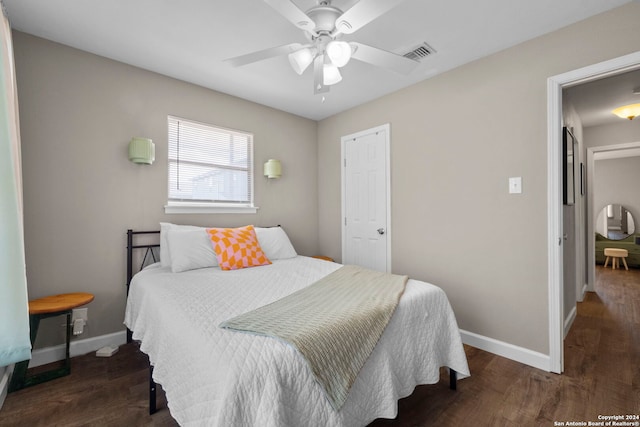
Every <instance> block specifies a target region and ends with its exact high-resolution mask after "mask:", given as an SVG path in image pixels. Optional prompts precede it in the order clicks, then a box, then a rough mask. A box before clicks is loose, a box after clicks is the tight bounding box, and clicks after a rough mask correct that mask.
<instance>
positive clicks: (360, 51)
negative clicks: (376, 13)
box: [349, 42, 420, 75]
mask: <svg viewBox="0 0 640 427" xmlns="http://www.w3.org/2000/svg"><path fill="white" fill-rule="evenodd" d="M349 44H350V45H351V46H353V47H355V48H356V49H355V52H353V54H352V55H351V57H352V58H355V59H357V60H358V61H362V62H367V63H369V64H373V65H376V66H378V67H382V68H387V69H389V70H392V71H395V72H396V73H399V74H404V75H407V74H409V73H411V71H413V70H414V68H416V67H417V66H418V65H420V63H419V62H418V61H414V60H413V59H409V58H405V57H404V56H400V55H396V54H395V53H391V52H387V51H386V50H382V49H378V48H377V47H373V46H369V45H366V44H362V43H356V42H350V43H349Z"/></svg>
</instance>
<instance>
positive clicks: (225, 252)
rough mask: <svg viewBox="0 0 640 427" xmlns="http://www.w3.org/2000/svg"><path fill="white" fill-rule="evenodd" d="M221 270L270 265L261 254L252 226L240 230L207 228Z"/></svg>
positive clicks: (262, 253)
mask: <svg viewBox="0 0 640 427" xmlns="http://www.w3.org/2000/svg"><path fill="white" fill-rule="evenodd" d="M207 234H208V235H209V238H210V239H211V243H212V244H213V251H214V252H215V253H216V258H218V264H219V265H220V268H221V269H222V270H237V269H240V268H245V267H255V266H258V265H267V264H271V261H269V259H268V258H267V256H266V255H265V254H264V252H262V248H261V247H260V244H259V243H258V238H257V237H256V231H255V230H254V228H253V226H252V225H247V226H246V227H240V228H207Z"/></svg>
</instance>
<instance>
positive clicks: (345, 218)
mask: <svg viewBox="0 0 640 427" xmlns="http://www.w3.org/2000/svg"><path fill="white" fill-rule="evenodd" d="M344 225H347V217H346V216H345V217H344Z"/></svg>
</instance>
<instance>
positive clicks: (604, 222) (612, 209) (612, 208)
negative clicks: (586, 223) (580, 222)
mask: <svg viewBox="0 0 640 427" xmlns="http://www.w3.org/2000/svg"><path fill="white" fill-rule="evenodd" d="M635 231H636V225H635V220H634V218H633V215H631V212H629V210H628V209H627V208H625V207H624V206H622V205H607V206H605V207H604V208H603V209H602V210H601V211H600V213H599V214H598V219H597V220H596V232H598V233H600V234H601V235H603V236H604V237H606V238H608V239H610V240H623V239H626V238H627V237H629V236H630V235H632V234H633V233H635Z"/></svg>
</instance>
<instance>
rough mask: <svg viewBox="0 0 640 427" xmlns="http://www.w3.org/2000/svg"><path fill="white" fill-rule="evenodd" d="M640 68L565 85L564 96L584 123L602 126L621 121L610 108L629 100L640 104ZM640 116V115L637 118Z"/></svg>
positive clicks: (629, 102)
mask: <svg viewBox="0 0 640 427" xmlns="http://www.w3.org/2000/svg"><path fill="white" fill-rule="evenodd" d="M636 89H637V90H638V91H639V92H640V70H635V71H630V72H627V73H623V74H619V75H616V76H612V77H606V78H603V79H599V80H594V81H592V82H588V83H582V84H580V85H578V86H574V87H571V88H568V89H565V91H564V94H565V97H566V98H567V99H568V100H569V102H570V103H571V104H572V105H573V107H574V108H575V109H576V112H577V113H578V115H579V116H580V120H581V121H582V126H584V127H589V126H600V125H604V124H608V123H620V122H621V120H626V119H620V118H619V117H618V116H616V115H615V114H613V113H612V112H611V111H612V110H613V109H614V108H617V107H621V106H623V105H628V104H640V93H638V94H634V91H635V90H636ZM635 120H640V119H635Z"/></svg>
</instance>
